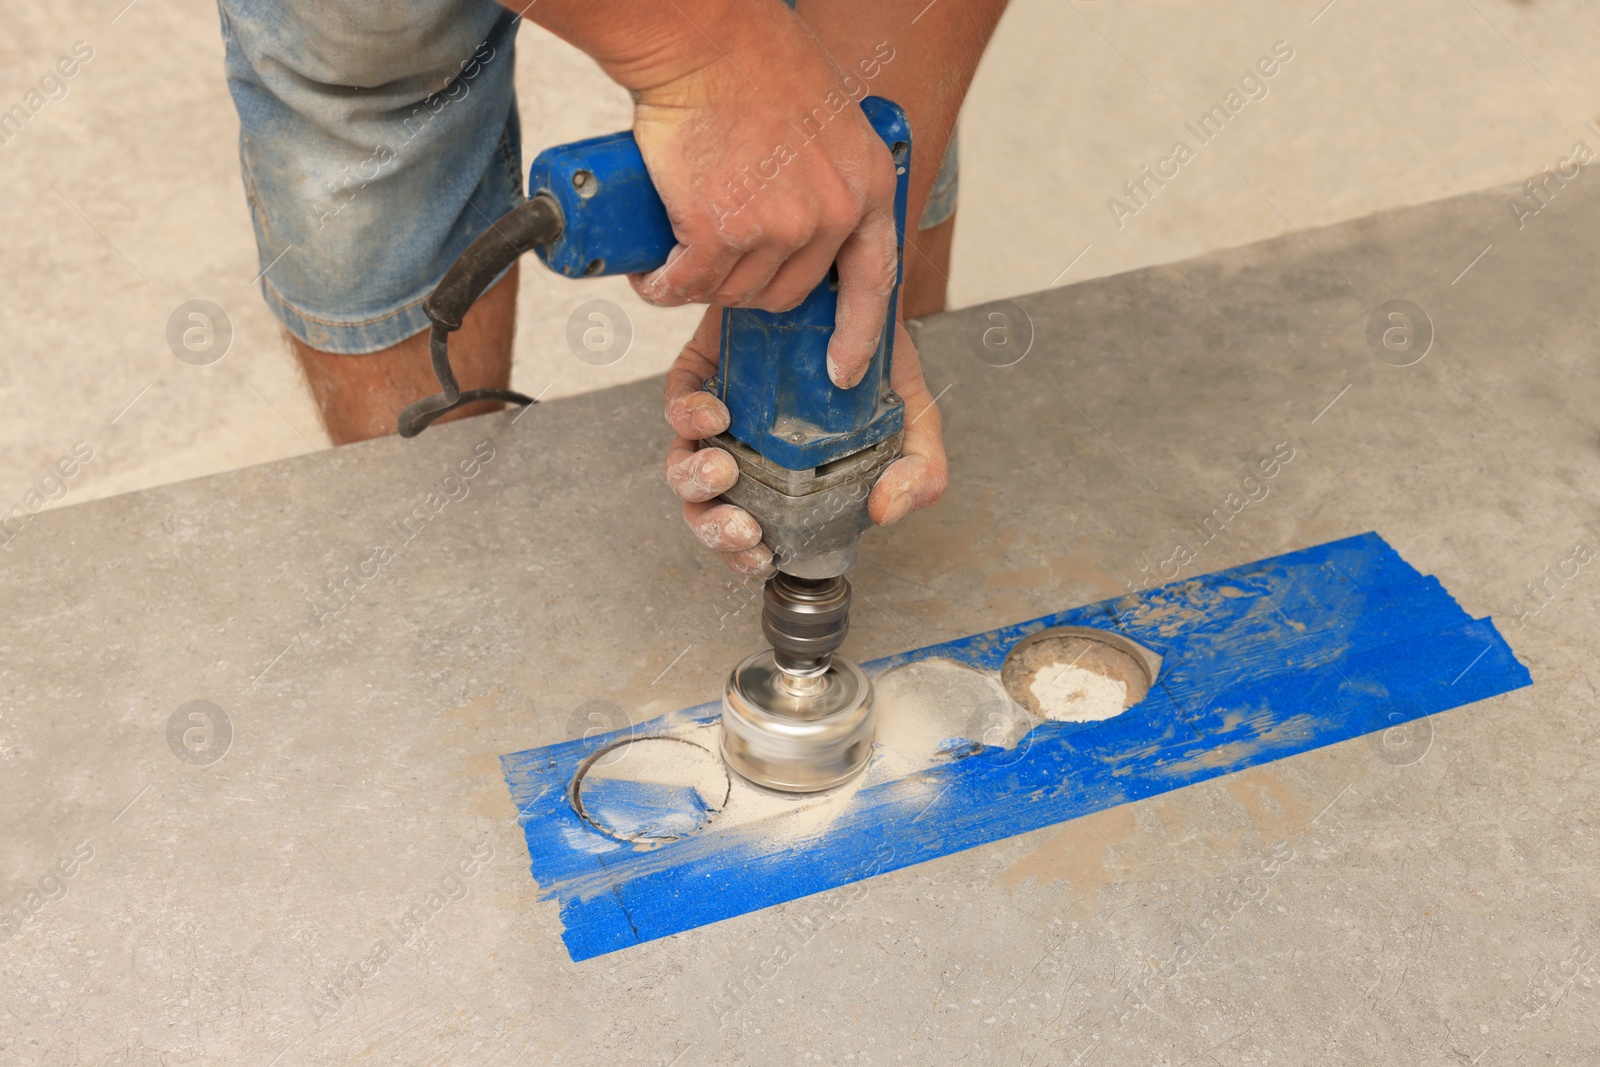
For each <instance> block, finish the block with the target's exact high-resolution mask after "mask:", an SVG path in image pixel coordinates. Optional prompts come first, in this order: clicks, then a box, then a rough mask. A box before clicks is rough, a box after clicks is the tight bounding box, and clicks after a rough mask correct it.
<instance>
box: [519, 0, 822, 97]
mask: <svg viewBox="0 0 1600 1067" xmlns="http://www.w3.org/2000/svg"><path fill="white" fill-rule="evenodd" d="M500 2H501V4H502V5H503V6H505V7H507V8H510V9H511V10H513V11H520V12H521V13H522V14H523V17H524V18H527V19H529V20H530V21H532V22H535V23H537V24H538V25H540V26H542V27H543V28H545V29H547V30H549V31H550V32H551V33H553V34H555V35H556V36H557V37H560V38H561V39H562V40H564V41H566V42H567V43H569V44H571V45H573V46H574V47H576V48H578V49H581V50H582V51H584V52H586V53H587V54H588V55H589V56H590V57H592V58H593V59H594V60H595V62H596V63H598V64H599V65H600V69H601V70H603V71H605V73H606V74H607V75H608V76H609V77H610V78H611V79H612V80H613V81H615V82H617V83H618V84H619V85H621V86H623V87H624V88H626V89H628V90H630V91H631V92H633V93H634V95H635V96H636V97H637V96H639V95H640V94H647V93H649V92H651V91H652V90H658V89H661V88H663V87H666V86H672V85H676V84H680V83H683V82H685V81H693V80H694V79H692V78H691V76H692V75H697V74H702V73H706V72H710V71H712V70H713V68H716V67H717V66H718V65H719V64H720V65H721V66H723V67H725V68H729V69H726V70H725V71H723V72H722V73H723V74H724V75H725V76H726V77H730V78H735V79H739V78H742V77H743V76H744V75H743V71H742V66H744V65H748V64H743V65H741V64H739V61H738V60H737V59H735V58H733V57H734V56H746V55H751V54H752V50H754V49H759V48H760V46H761V42H762V39H763V37H765V36H769V35H772V34H773V33H774V31H775V30H776V29H777V28H778V26H777V25H775V24H781V22H782V21H784V20H790V21H792V20H793V18H794V16H793V15H791V14H790V13H789V12H788V11H787V10H784V9H783V8H782V6H781V5H779V4H776V3H771V2H770V0H534V2H533V3H531V4H529V3H527V0H500ZM773 8H776V9H777V10H776V11H774V10H771V9H773ZM750 73H751V74H755V73H757V72H754V71H752V72H750Z"/></svg>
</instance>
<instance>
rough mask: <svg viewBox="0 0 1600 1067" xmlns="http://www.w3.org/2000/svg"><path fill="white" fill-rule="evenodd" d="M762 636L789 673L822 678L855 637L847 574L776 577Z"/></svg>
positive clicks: (770, 589)
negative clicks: (848, 639)
mask: <svg viewBox="0 0 1600 1067" xmlns="http://www.w3.org/2000/svg"><path fill="white" fill-rule="evenodd" d="M761 631H762V632H763V633H764V634H766V636H767V640H768V641H769V642H771V644H772V651H773V654H774V656H775V658H776V659H777V663H778V668H779V669H780V670H782V671H783V672H784V673H785V674H790V675H794V676H796V677H799V678H807V677H811V676H814V675H818V674H822V673H823V672H825V671H826V670H827V669H828V665H829V664H830V663H832V662H833V653H834V650H835V649H837V648H838V647H839V646H840V645H842V644H844V638H845V634H847V633H849V632H850V582H849V581H848V580H846V579H845V577H844V576H843V575H840V576H839V577H837V578H796V577H794V576H792V575H788V574H783V573H781V572H780V573H778V574H775V575H773V576H772V578H771V579H769V580H768V582H767V589H766V599H765V602H764V603H763V605H762V608H761Z"/></svg>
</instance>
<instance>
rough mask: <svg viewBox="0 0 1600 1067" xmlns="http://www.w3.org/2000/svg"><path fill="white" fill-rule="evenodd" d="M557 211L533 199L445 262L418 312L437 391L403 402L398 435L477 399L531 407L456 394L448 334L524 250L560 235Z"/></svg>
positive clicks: (517, 399)
mask: <svg viewBox="0 0 1600 1067" xmlns="http://www.w3.org/2000/svg"><path fill="white" fill-rule="evenodd" d="M561 229H562V219H561V208H560V207H559V206H558V205H557V204H556V202H555V200H553V199H552V198H550V197H548V196H536V197H534V198H533V199H532V200H529V201H528V202H527V203H525V204H522V205H521V206H520V207H517V208H514V209H513V210H511V211H509V212H507V213H506V214H505V215H502V216H501V217H500V218H499V220H497V221H496V222H493V223H491V224H490V226H489V229H488V230H486V231H484V232H483V233H482V234H480V235H479V236H478V239H477V240H475V241H473V242H472V244H470V245H468V246H467V250H466V251H465V252H463V253H461V255H460V256H458V257H457V258H456V261H455V262H454V263H452V264H450V269H449V270H447V271H445V274H444V277H443V278H442V279H440V281H439V284H438V285H437V286H435V287H434V290H433V292H432V293H430V294H429V295H428V299H426V300H424V301H423V302H422V310H423V311H424V312H426V313H427V316H428V319H429V321H431V322H432V323H433V331H432V333H430V334H429V336H428V354H429V356H430V357H431V359H432V362H433V376H434V377H435V378H437V379H439V392H437V393H435V394H434V395H433V396H430V397H425V398H424V399H422V400H418V401H417V402H416V403H414V404H408V405H407V406H406V408H405V410H403V411H401V412H400V418H399V420H398V429H399V430H400V436H401V437H415V436H417V434H419V433H421V432H422V431H423V430H426V429H427V428H428V426H429V425H431V424H432V423H433V421H434V420H435V419H437V418H439V416H441V415H443V414H445V413H446V412H450V411H454V410H455V409H456V408H458V407H461V406H462V405H463V404H471V403H474V402H475V401H479V400H501V401H505V402H506V403H508V404H533V403H536V401H535V400H534V398H533V397H531V396H526V395H524V394H522V393H519V392H516V391H514V390H511V389H468V390H467V391H466V392H464V393H463V392H462V391H461V385H460V383H458V382H457V381H456V375H455V370H454V369H453V368H452V367H451V366H450V335H451V334H452V333H454V332H455V331H456V330H459V329H460V328H461V322H462V320H463V319H465V318H466V315H467V310H468V309H469V308H471V307H472V305H473V303H475V302H476V301H477V299H478V297H480V296H482V295H483V292H484V290H485V289H487V288H489V285H490V283H491V282H493V281H494V280H495V279H496V278H498V277H499V276H500V273H501V272H502V271H504V270H505V269H506V268H507V267H509V266H511V264H513V263H515V262H516V261H517V259H518V257H520V256H521V255H522V254H523V253H524V252H531V251H533V250H534V249H535V248H537V247H538V246H539V245H542V244H545V243H547V242H549V241H554V240H555V239H556V238H558V237H560V236H561Z"/></svg>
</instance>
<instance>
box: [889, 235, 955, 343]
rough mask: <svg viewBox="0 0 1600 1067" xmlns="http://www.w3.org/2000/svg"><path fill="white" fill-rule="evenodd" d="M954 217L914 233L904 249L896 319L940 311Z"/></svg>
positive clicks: (947, 276) (947, 280)
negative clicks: (904, 257) (903, 270)
mask: <svg viewBox="0 0 1600 1067" xmlns="http://www.w3.org/2000/svg"><path fill="white" fill-rule="evenodd" d="M955 232H956V217H955V215H953V214H952V215H951V216H950V217H949V218H947V219H945V220H944V221H943V222H941V223H939V225H937V226H930V227H929V228H928V229H926V230H919V231H917V233H916V235H915V236H914V237H913V238H912V240H911V247H910V248H907V249H906V262H905V275H906V276H905V283H904V285H903V286H902V288H901V290H900V317H901V318H904V319H920V318H921V317H922V316H924V315H936V314H938V313H939V312H941V311H943V310H944V306H945V299H946V297H947V296H948V295H949V293H948V290H949V286H950V243H951V241H952V239H953V238H954V237H955Z"/></svg>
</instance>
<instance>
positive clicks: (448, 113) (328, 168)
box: [218, 0, 956, 355]
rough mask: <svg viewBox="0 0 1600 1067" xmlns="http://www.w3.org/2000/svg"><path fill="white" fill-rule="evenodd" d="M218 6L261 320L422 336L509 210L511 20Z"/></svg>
mask: <svg viewBox="0 0 1600 1067" xmlns="http://www.w3.org/2000/svg"><path fill="white" fill-rule="evenodd" d="M218 8H219V10H220V12H221V16H222V36H223V40H224V42H225V44H226V46H227V61H226V62H227V77H228V88H229V91H230V92H231V93H232V95H233V100H234V104H235V106H236V107H237V108H238V111H239V156H240V162H241V165H242V168H243V171H244V187H245V196H246V199H247V200H248V201H249V205H250V214H251V218H252V221H253V223H254V225H255V232H256V246H257V249H258V251H259V254H260V266H261V279H260V282H261V290H262V294H263V295H264V296H265V298H266V301H267V304H268V306H269V307H270V308H271V309H272V311H273V313H274V314H275V315H277V317H278V319H279V320H280V321H281V322H282V323H283V325H284V328H285V329H287V330H288V331H289V332H290V333H291V334H292V335H294V336H295V337H297V338H299V339H300V340H301V341H303V342H305V343H306V344H308V345H310V346H311V347H313V348H316V349H320V350H321V351H324V352H338V353H347V354H352V355H354V354H361V353H366V352H376V351H379V350H380V349H384V348H388V347H390V346H391V345H394V344H398V343H399V342H400V341H403V340H405V339H406V338H408V337H411V336H413V335H415V334H417V333H420V332H422V331H423V330H425V329H427V328H428V319H427V316H426V315H425V314H423V311H422V302H423V300H424V299H426V298H427V296H428V294H429V293H430V292H432V291H433V287H434V286H435V285H436V284H438V282H439V279H440V278H441V277H443V276H444V272H445V270H446V269H447V268H448V267H449V266H450V264H451V263H452V262H454V261H455V258H456V257H457V256H458V255H460V254H461V252H462V251H463V250H464V249H465V248H466V247H467V245H469V244H471V243H472V241H473V239H474V238H476V237H477V236H478V235H479V234H481V233H483V232H484V231H485V230H487V229H488V228H489V224H490V223H491V222H493V221H494V220H495V219H498V218H499V217H500V216H501V215H503V214H505V213H506V212H507V211H510V210H511V209H512V208H514V207H516V206H517V205H518V204H520V203H522V201H523V199H524V194H523V188H522V145H521V135H520V125H519V120H518V116H517V101H516V88H515V84H514V81H513V78H512V72H513V68H514V66H515V64H514V62H513V57H514V49H515V39H516V31H517V25H518V21H519V20H518V18H517V17H516V16H515V15H513V14H512V13H511V12H510V11H507V10H506V9H505V8H504V7H501V6H500V5H499V4H497V3H495V2H494V0H390V2H388V3H384V4H365V3H357V2H355V0H338V2H331V0H218ZM595 132H596V133H603V132H606V131H602V130H596V131H595ZM955 159H956V145H955V141H954V139H953V138H952V140H951V145H950V151H949V152H948V153H947V154H946V157H945V160H944V165H943V167H942V168H941V170H940V174H939V178H938V180H937V181H936V182H935V185H934V191H933V194H932V196H931V197H930V198H929V201H928V206H927V211H926V212H925V213H924V215H923V218H922V227H923V228H924V229H926V228H928V227H930V226H933V225H936V224H938V223H939V222H942V221H944V220H945V219H946V218H948V217H949V216H950V214H951V212H953V211H954V210H955V198H956V168H955Z"/></svg>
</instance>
